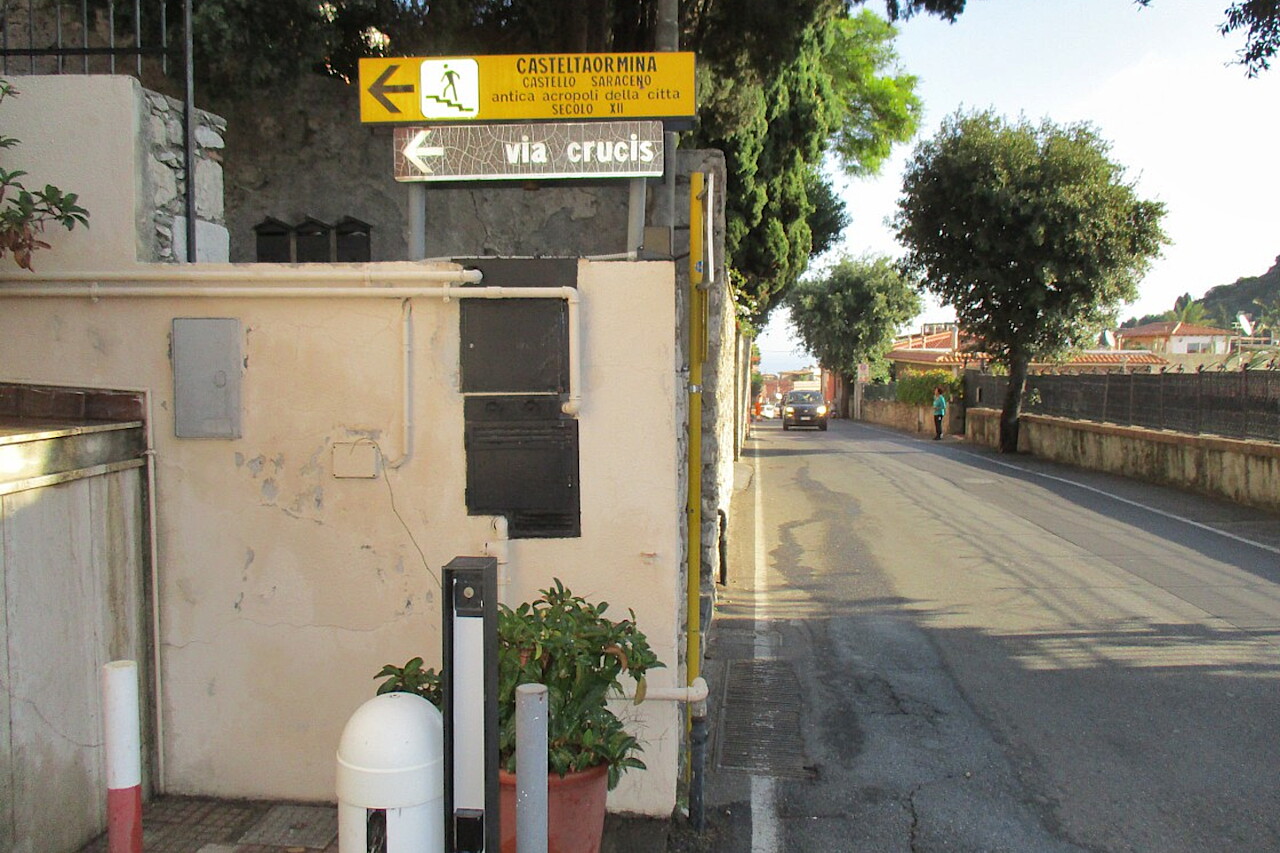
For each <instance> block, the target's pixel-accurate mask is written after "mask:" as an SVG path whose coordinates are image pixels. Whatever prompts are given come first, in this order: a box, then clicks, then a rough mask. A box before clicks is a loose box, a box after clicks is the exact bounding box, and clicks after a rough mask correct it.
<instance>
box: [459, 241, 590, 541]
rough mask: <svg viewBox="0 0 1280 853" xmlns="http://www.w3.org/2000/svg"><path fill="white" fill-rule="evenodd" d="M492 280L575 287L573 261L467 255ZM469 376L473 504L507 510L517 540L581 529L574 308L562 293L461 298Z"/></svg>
mask: <svg viewBox="0 0 1280 853" xmlns="http://www.w3.org/2000/svg"><path fill="white" fill-rule="evenodd" d="M462 263H466V264H468V265H469V266H475V267H479V268H480V269H481V270H482V272H483V273H484V282H485V284H486V285H501V286H503V287H522V286H523V287H564V286H575V285H576V284H577V262H576V261H574V260H571V259H548V260H541V259H539V260H523V259H522V260H515V259H510V260H508V259H504V260H500V261H495V260H484V261H474V262H472V261H462ZM461 324H462V329H461V349H462V351H461V353H460V367H461V382H462V392H463V394H464V395H466V400H465V403H464V419H465V445H466V452H467V490H466V495H467V511H468V513H470V514H472V515H505V516H506V517H507V520H508V531H509V533H510V535H511V537H512V538H515V539H520V538H533V537H539V538H546V537H574V536H579V535H580V534H581V511H580V503H579V498H578V494H579V488H578V422H577V421H576V420H574V419H573V418H570V417H567V416H565V415H564V414H563V413H562V410H561V404H562V402H563V401H564V398H565V395H566V394H568V393H569V391H570V388H569V328H568V308H567V306H566V305H565V302H564V300H563V299H498V300H488V299H485V300H478V299H469V300H463V301H462V303H461Z"/></svg>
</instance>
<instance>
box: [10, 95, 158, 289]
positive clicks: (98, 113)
mask: <svg viewBox="0 0 1280 853" xmlns="http://www.w3.org/2000/svg"><path fill="white" fill-rule="evenodd" d="M10 82H11V83H12V84H13V86H14V88H15V89H17V90H18V94H17V95H15V96H13V97H10V98H6V99H5V101H4V103H3V104H0V126H2V127H3V128H4V134H5V135H6V136H12V137H16V138H17V139H18V140H19V141H20V143H21V144H19V145H18V146H16V147H14V148H10V149H8V150H6V151H4V152H3V154H2V155H0V158H2V159H0V162H3V163H4V164H5V168H7V169H15V168H17V169H22V170H24V171H26V172H27V173H28V174H27V176H26V177H24V178H21V180H22V182H23V183H24V184H25V185H26V187H27V188H28V189H36V188H40V187H43V186H44V185H45V184H54V185H55V186H57V187H58V188H59V189H61V190H62V191H63V192H69V193H77V194H78V195H79V196H80V198H79V200H78V204H80V206H82V207H84V208H86V209H87V210H88V211H89V223H90V224H89V228H87V229H86V228H83V227H81V226H77V227H76V228H75V229H74V230H72V231H67V230H66V229H64V228H62V227H61V226H59V225H53V226H50V227H49V228H48V229H47V230H46V231H45V232H44V236H43V238H42V239H44V240H45V242H47V243H49V244H50V245H51V246H52V247H53V249H51V250H41V251H37V252H36V255H35V260H34V263H35V267H36V269H37V270H42V269H63V270H88V269H99V268H101V267H102V266H103V265H104V263H105V264H116V263H132V262H133V261H135V260H136V259H137V258H138V257H139V250H140V245H139V240H140V239H142V235H147V234H149V231H150V228H151V224H150V216H151V211H150V210H149V209H147V210H144V209H143V207H142V206H141V205H139V204H137V200H138V197H139V195H140V193H141V188H142V187H143V186H145V183H144V182H145V181H146V180H147V178H146V172H145V169H144V156H145V151H144V149H143V144H142V134H141V131H140V126H141V121H142V117H141V111H142V108H143V104H142V88H141V86H140V85H139V83H138V81H137V80H135V79H134V78H132V77H118V76H107V75H91V76H83V75H77V76H70V75H69V76H65V77H59V76H36V77H14V78H12V80H11V81H10ZM0 267H2V268H3V269H12V268H15V267H14V264H13V260H12V258H5V259H4V260H3V261H0Z"/></svg>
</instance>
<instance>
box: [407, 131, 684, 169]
mask: <svg viewBox="0 0 1280 853" xmlns="http://www.w3.org/2000/svg"><path fill="white" fill-rule="evenodd" d="M393 145H394V153H395V179H396V180H397V181H501V180H533V179H552V178H648V177H660V176H661V175H662V165H663V163H662V160H663V146H662V122H659V121H609V122H564V123H559V122H557V123H550V124H487V125H436V126H432V127H397V128H396V129H395V134H394V140H393Z"/></svg>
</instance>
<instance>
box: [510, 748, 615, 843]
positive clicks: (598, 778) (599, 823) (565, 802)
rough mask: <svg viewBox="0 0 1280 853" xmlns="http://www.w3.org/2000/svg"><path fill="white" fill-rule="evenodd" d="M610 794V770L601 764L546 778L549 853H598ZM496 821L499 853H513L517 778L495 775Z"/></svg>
mask: <svg viewBox="0 0 1280 853" xmlns="http://www.w3.org/2000/svg"><path fill="white" fill-rule="evenodd" d="M608 794H609V768H608V767H606V766H604V765H603V764H602V765H600V766H599V767H592V768H591V769H590V770H583V771H582V772H580V773H570V774H569V775H568V776H565V777H564V778H561V777H559V776H557V775H555V774H554V773H552V774H551V775H550V776H548V777H547V836H548V839H547V851H548V853H600V839H601V838H602V837H603V836H604V812H605V799H606V798H607V797H608ZM498 805H499V812H498V814H499V820H501V822H502V853H516V777H515V774H514V773H507V772H506V771H505V770H499V771H498Z"/></svg>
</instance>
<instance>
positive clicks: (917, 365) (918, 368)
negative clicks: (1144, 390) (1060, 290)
mask: <svg viewBox="0 0 1280 853" xmlns="http://www.w3.org/2000/svg"><path fill="white" fill-rule="evenodd" d="M1228 334H1229V333H1228ZM886 358H887V359H888V361H889V364H890V368H891V371H892V373H893V375H894V376H895V377H898V376H902V375H903V374H904V373H908V372H917V373H923V372H925V371H929V370H945V371H947V372H948V373H950V374H951V375H952V376H960V375H961V374H962V373H964V371H965V370H966V369H969V368H978V369H984V368H985V367H986V365H987V364H988V363H989V362H990V361H991V357H990V356H989V355H987V354H986V353H985V352H983V347H982V342H981V341H979V340H978V339H977V338H975V337H974V336H972V335H970V334H969V333H967V332H965V331H963V330H962V329H960V328H959V326H957V325H956V324H954V323H926V324H924V326H922V327H921V331H920V332H919V333H913V334H910V335H905V336H903V337H901V338H898V340H897V341H895V342H894V345H893V348H892V349H891V350H889V352H888V354H887V355H886ZM1168 364H1169V361H1168V359H1165V358H1163V357H1161V356H1160V355H1157V354H1156V353H1155V352H1152V351H1150V350H1146V349H1127V348H1120V349H1111V348H1106V349H1091V350H1084V351H1083V352H1077V353H1074V354H1073V355H1071V356H1070V357H1068V358H1067V359H1066V360H1064V361H1060V362H1046V363H1032V365H1031V372H1032V373H1046V372H1049V371H1055V370H1066V371H1071V372H1076V373H1109V372H1112V371H1126V372H1127V371H1130V370H1142V371H1149V370H1158V369H1160V368H1162V367H1166V366H1167V365H1168Z"/></svg>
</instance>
